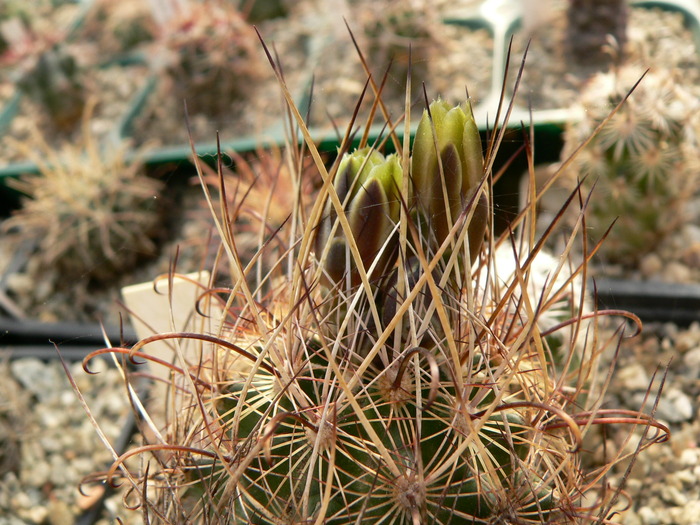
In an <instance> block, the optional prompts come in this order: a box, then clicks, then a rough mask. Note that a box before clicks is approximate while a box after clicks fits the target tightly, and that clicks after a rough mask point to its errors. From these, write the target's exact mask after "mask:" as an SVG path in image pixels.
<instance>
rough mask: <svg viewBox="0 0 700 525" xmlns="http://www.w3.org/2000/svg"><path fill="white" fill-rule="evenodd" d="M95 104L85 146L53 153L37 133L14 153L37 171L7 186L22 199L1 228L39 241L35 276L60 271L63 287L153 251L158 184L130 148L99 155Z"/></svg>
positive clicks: (113, 271) (108, 274)
mask: <svg viewBox="0 0 700 525" xmlns="http://www.w3.org/2000/svg"><path fill="white" fill-rule="evenodd" d="M91 113H92V103H89V104H88V108H87V110H86V114H85V119H84V121H83V140H82V143H78V144H69V143H66V144H64V145H63V146H61V147H60V148H59V149H58V150H56V149H54V148H52V147H50V146H49V145H48V144H47V143H46V141H45V139H44V138H43V136H42V135H41V133H40V132H39V131H38V130H34V131H33V134H32V136H31V137H32V138H31V141H28V142H22V143H19V142H17V141H14V142H15V144H14V146H15V147H17V148H18V149H19V150H20V151H22V153H23V154H25V155H26V156H27V158H28V159H31V160H33V161H34V162H36V163H37V166H38V167H39V173H36V174H25V175H22V176H21V177H20V178H19V179H17V180H11V181H8V185H11V186H12V187H14V188H15V189H17V190H19V191H20V192H22V193H23V194H24V195H25V198H24V200H23V202H22V206H21V207H20V209H18V210H17V211H16V212H15V213H14V215H13V216H12V217H10V218H9V219H7V220H6V221H4V222H3V223H2V231H3V232H5V233H11V234H12V235H13V236H15V237H16V238H17V239H18V240H19V241H21V240H22V239H25V240H26V239H37V240H38V246H37V249H38V253H37V259H38V260H39V261H40V264H39V265H38V267H37V268H36V270H37V271H38V272H40V273H42V274H43V273H44V272H45V271H46V270H48V269H51V270H56V271H57V274H58V275H59V276H60V282H58V283H56V286H58V287H65V286H66V285H68V286H70V285H72V281H71V280H70V279H72V278H78V277H80V278H86V277H87V278H95V279H98V280H106V279H112V278H114V277H115V276H117V275H119V274H120V272H123V271H124V270H126V269H128V268H130V267H131V266H133V264H134V263H135V262H136V261H137V260H138V259H139V258H142V257H144V256H148V255H153V254H154V253H155V243H154V239H155V238H156V237H157V236H158V232H159V227H160V222H161V221H160V219H161V216H160V213H159V212H158V206H159V203H158V201H157V198H158V196H159V192H160V187H161V184H160V182H159V181H157V180H155V179H152V178H150V177H148V176H146V175H145V173H144V167H143V164H142V162H141V161H140V160H139V159H138V157H137V158H134V159H129V158H127V150H126V145H123V146H122V147H116V148H113V149H111V150H110V151H109V152H103V151H100V150H99V148H98V147H97V144H96V142H95V139H94V137H93V136H92V135H91V134H90V131H89V119H90V115H91Z"/></svg>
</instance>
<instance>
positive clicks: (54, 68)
mask: <svg viewBox="0 0 700 525" xmlns="http://www.w3.org/2000/svg"><path fill="white" fill-rule="evenodd" d="M82 77H83V73H82V70H81V68H80V66H79V65H78V63H77V61H76V59H75V57H74V56H73V55H72V54H71V53H69V52H68V50H67V49H66V48H65V47H64V46H63V45H61V44H58V45H56V46H54V47H53V48H52V49H49V50H47V51H46V52H44V53H41V54H40V55H39V56H38V57H36V60H35V61H34V62H33V63H32V64H31V66H28V69H27V70H26V71H25V72H24V73H23V74H22V75H21V77H20V79H19V82H18V87H19V89H20V90H21V91H22V92H23V93H25V94H26V95H28V96H29V97H31V99H32V100H34V101H35V102H37V103H38V104H40V105H41V106H42V107H43V108H45V109H46V111H47V114H48V115H49V117H50V119H51V122H52V123H53V125H54V126H55V127H56V129H57V130H58V131H68V130H71V129H73V128H74V127H75V126H76V124H77V123H78V122H79V121H80V118H81V117H82V115H83V110H84V109H85V102H86V98H87V90H86V88H85V85H84V83H83V78H82Z"/></svg>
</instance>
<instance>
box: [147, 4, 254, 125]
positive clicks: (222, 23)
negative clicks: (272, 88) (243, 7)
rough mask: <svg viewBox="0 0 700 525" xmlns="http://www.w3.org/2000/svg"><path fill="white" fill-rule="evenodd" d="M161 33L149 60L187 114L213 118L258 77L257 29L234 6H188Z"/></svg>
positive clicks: (176, 14)
mask: <svg viewBox="0 0 700 525" xmlns="http://www.w3.org/2000/svg"><path fill="white" fill-rule="evenodd" d="M184 5H185V7H184V8H182V9H180V10H178V12H176V13H175V14H174V16H172V17H171V18H169V19H168V20H167V21H165V22H164V23H163V24H162V26H161V28H160V31H159V35H160V36H159V37H158V38H157V42H156V48H155V49H154V51H153V52H152V53H151V60H152V62H153V64H154V67H156V68H158V69H159V68H164V72H165V73H166V75H167V78H169V79H170V82H171V86H172V89H173V90H174V96H175V97H176V98H177V99H178V100H185V101H187V105H188V108H189V110H190V111H191V112H193V113H196V112H202V113H204V114H206V115H210V116H217V115H219V114H221V113H224V114H225V113H228V112H230V111H231V107H232V104H233V103H234V101H235V100H236V99H237V98H242V97H243V95H245V94H246V93H247V92H248V88H249V86H250V85H251V83H254V82H255V81H256V80H259V79H260V76H261V71H262V68H261V67H260V64H259V61H258V54H257V53H258V49H257V38H256V36H255V31H254V30H253V28H252V26H250V25H249V24H248V23H247V22H246V20H245V19H244V18H243V16H242V15H241V13H240V12H239V10H238V9H237V8H236V7H235V5H234V3H232V2H222V1H217V0H206V1H203V2H188V3H185V4H184Z"/></svg>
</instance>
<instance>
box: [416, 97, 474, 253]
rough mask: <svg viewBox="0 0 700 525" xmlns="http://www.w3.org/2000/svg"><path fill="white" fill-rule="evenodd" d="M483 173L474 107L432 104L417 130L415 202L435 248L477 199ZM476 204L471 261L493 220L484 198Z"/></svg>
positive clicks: (470, 237) (471, 242)
mask: <svg viewBox="0 0 700 525" xmlns="http://www.w3.org/2000/svg"><path fill="white" fill-rule="evenodd" d="M431 116H432V124H431ZM433 126H434V128H435V135H433ZM436 139H437V150H436V148H435V143H436ZM438 152H439V157H438ZM438 158H439V162H438ZM441 165H442V166H441ZM483 171H484V158H483V155H482V152H481V137H480V136H479V129H478V128H477V126H476V122H475V121H474V115H473V113H472V110H471V105H470V104H469V102H465V103H464V104H460V105H459V106H455V107H453V108H450V106H449V104H448V103H447V102H445V101H443V100H440V99H438V100H436V101H433V102H432V103H431V104H430V113H429V112H428V110H425V111H424V112H423V117H422V118H421V120H420V123H419V124H418V130H417V131H416V139H415V142H414V144H413V155H412V159H411V179H412V181H413V192H414V196H415V203H416V205H417V207H418V211H419V213H420V214H421V215H422V216H423V217H424V218H425V219H426V221H427V222H428V224H429V226H430V228H431V231H432V233H433V235H434V242H435V243H436V246H439V245H441V244H442V243H443V241H444V240H445V239H446V237H447V235H448V233H449V231H450V229H451V227H452V225H454V223H455V221H456V220H457V218H458V217H459V214H460V213H461V212H462V210H463V209H464V207H465V206H466V205H467V203H468V202H469V201H470V200H471V199H472V197H473V195H474V192H475V191H476V189H477V187H478V185H479V182H480V180H481V177H482V175H483ZM476 205H477V208H476V210H475V211H474V215H473V218H472V221H471V223H470V224H469V226H468V228H469V232H468V233H469V235H468V237H469V247H470V252H471V256H472V261H473V260H474V258H475V257H476V255H477V254H478V251H479V248H480V246H481V242H482V240H483V235H484V231H485V229H486V223H487V220H488V200H487V199H486V196H485V195H484V194H483V193H482V195H480V196H479V198H478V200H477V203H476Z"/></svg>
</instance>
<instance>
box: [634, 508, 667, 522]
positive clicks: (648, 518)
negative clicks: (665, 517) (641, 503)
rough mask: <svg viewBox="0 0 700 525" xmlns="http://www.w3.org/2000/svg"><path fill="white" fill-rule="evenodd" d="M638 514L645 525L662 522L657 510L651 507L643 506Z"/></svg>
mask: <svg viewBox="0 0 700 525" xmlns="http://www.w3.org/2000/svg"><path fill="white" fill-rule="evenodd" d="M637 514H638V516H639V518H640V520H641V522H642V524H643V525H659V523H661V521H660V520H659V516H658V515H657V514H656V511H655V510H654V509H652V508H651V507H642V508H640V509H639V511H638V512H637Z"/></svg>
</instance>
